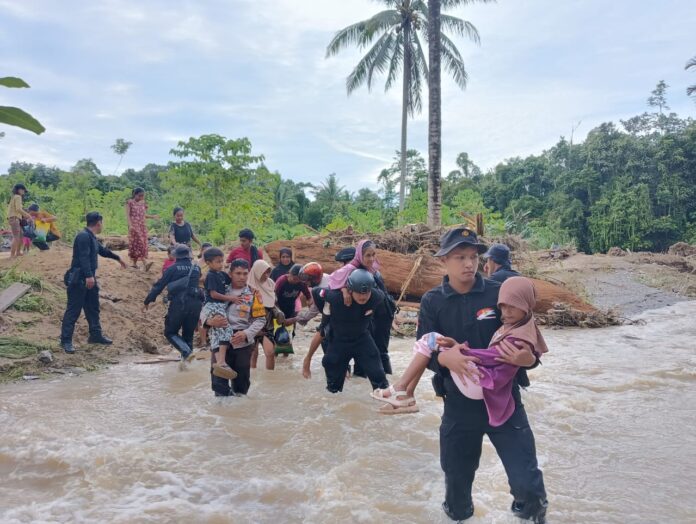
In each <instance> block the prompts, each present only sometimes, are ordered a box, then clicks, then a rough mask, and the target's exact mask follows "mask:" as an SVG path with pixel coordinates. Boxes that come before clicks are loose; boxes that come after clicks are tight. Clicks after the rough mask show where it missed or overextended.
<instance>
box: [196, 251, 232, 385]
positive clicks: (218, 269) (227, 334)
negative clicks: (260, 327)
mask: <svg viewBox="0 0 696 524" xmlns="http://www.w3.org/2000/svg"><path fill="white" fill-rule="evenodd" d="M203 260H205V263H206V265H207V266H208V274H207V275H206V277H205V304H204V305H203V309H202V311H201V318H202V319H208V318H212V317H214V316H216V315H220V316H223V317H225V318H227V306H228V305H229V303H230V302H235V303H239V302H241V298H240V297H238V296H237V297H235V296H233V295H231V294H230V286H231V284H232V280H231V279H230V276H229V275H228V274H227V273H226V272H225V271H224V270H223V264H224V261H225V255H224V253H223V252H222V251H220V250H219V249H218V248H215V247H211V248H210V249H208V250H206V251H205V253H204V254H203ZM232 334H233V330H232V328H231V327H230V326H229V325H228V326H227V327H220V328H210V329H208V339H209V340H210V351H211V353H212V360H213V375H215V376H216V377H221V378H225V379H228V380H234V379H235V378H237V372H236V371H235V370H234V369H232V368H231V367H229V366H228V365H227V363H226V361H225V358H226V355H227V350H228V349H229V347H230V339H231V338H232Z"/></svg>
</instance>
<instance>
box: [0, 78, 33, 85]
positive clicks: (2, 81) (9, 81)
mask: <svg viewBox="0 0 696 524" xmlns="http://www.w3.org/2000/svg"><path fill="white" fill-rule="evenodd" d="M0 86H5V87H29V84H27V83H26V82H25V81H24V80H22V79H21V78H17V77H16V76H5V77H2V78H0Z"/></svg>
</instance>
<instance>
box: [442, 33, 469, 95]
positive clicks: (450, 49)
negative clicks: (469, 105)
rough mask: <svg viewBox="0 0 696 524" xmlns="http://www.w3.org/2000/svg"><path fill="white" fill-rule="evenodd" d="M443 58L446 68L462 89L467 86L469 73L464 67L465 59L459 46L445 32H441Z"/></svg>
mask: <svg viewBox="0 0 696 524" xmlns="http://www.w3.org/2000/svg"><path fill="white" fill-rule="evenodd" d="M440 42H441V45H442V47H441V53H440V54H441V57H442V58H441V59H442V64H443V66H444V68H445V70H446V71H447V72H448V73H449V74H450V75H451V76H452V78H453V79H454V81H455V82H456V83H457V85H458V86H459V87H461V88H462V89H465V88H466V83H467V81H468V80H469V75H468V74H467V72H466V68H465V67H464V59H463V58H462V55H461V54H460V53H459V50H458V49H457V46H456V45H454V42H452V40H450V39H449V38H448V37H447V35H445V34H444V33H441V34H440Z"/></svg>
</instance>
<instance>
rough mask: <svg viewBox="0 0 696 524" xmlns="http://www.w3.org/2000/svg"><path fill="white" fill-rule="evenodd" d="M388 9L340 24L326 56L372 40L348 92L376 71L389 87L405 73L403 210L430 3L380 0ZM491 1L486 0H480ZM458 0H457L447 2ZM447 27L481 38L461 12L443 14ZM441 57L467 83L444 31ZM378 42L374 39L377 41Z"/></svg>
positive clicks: (424, 63)
mask: <svg viewBox="0 0 696 524" xmlns="http://www.w3.org/2000/svg"><path fill="white" fill-rule="evenodd" d="M379 1H380V3H382V4H384V5H385V6H386V7H388V8H389V9H386V10H384V11H381V12H379V13H377V14H376V15H374V16H373V17H371V18H369V19H367V20H363V21H361V22H358V23H355V24H353V25H350V26H348V27H346V28H344V29H342V30H340V31H339V32H338V33H336V35H335V36H334V38H333V39H332V40H331V42H330V43H329V45H328V47H327V49H326V56H327V58H328V57H330V56H333V55H335V54H337V53H338V52H339V51H341V50H342V49H345V48H347V47H349V46H352V45H356V46H357V47H358V48H360V49H364V48H366V47H368V46H371V47H370V49H369V50H368V51H367V53H366V54H365V56H363V58H362V59H361V60H360V62H358V65H357V66H356V67H355V69H353V71H352V73H351V74H350V75H349V76H348V78H347V80H346V88H347V90H348V94H350V93H352V92H353V91H354V90H356V89H357V88H358V87H360V86H362V85H363V84H366V85H367V88H368V89H371V88H372V84H373V80H374V76H375V74H386V83H385V91H386V90H389V89H390V88H391V87H392V86H393V85H394V83H395V82H396V80H397V77H398V75H399V73H402V106H401V107H402V109H401V153H402V159H401V180H400V183H399V209H400V210H401V211H403V209H404V201H405V194H406V193H405V192H406V176H407V173H406V162H407V159H406V152H407V150H408V135H407V128H408V117H409V115H411V116H413V115H414V114H416V113H419V112H420V111H421V109H422V106H423V103H422V98H421V92H422V90H423V85H424V84H425V83H427V78H428V64H427V60H426V58H425V53H424V52H423V45H422V40H424V39H425V40H426V41H427V38H428V36H427V28H426V25H427V18H428V7H427V5H426V2H425V1H423V0H379ZM482 1H487V0H482ZM449 3H452V4H453V5H456V4H457V3H459V2H449ZM442 23H443V27H444V28H445V30H447V31H450V32H452V33H454V34H456V35H460V36H467V37H469V38H470V39H471V40H473V41H474V42H478V41H479V35H478V31H477V30H476V28H475V27H474V26H473V25H472V24H471V23H469V22H466V21H464V20H461V19H459V18H456V17H453V16H449V15H443V17H442ZM440 39H441V42H442V58H443V60H444V61H445V63H446V67H447V70H448V71H449V72H450V73H451V75H452V77H453V78H454V80H455V82H456V83H457V84H458V85H459V86H461V87H462V88H463V87H464V86H466V80H467V74H466V70H465V68H464V60H463V59H462V56H461V54H460V53H459V50H458V49H457V48H456V46H455V45H454V43H453V42H452V40H450V38H449V37H448V36H447V35H446V34H445V33H444V32H441V33H440ZM373 42H374V43H373Z"/></svg>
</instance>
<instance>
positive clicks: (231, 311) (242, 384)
mask: <svg viewBox="0 0 696 524" xmlns="http://www.w3.org/2000/svg"><path fill="white" fill-rule="evenodd" d="M230 278H231V279H232V288H231V290H230V294H231V295H232V296H234V297H239V301H238V303H236V302H230V303H229V306H228V307H227V318H225V317H223V316H220V315H215V316H213V317H211V318H207V319H203V320H204V327H206V328H210V327H216V328H224V327H227V326H228V325H229V327H231V328H232V333H233V334H232V338H231V339H230V345H231V346H232V347H231V348H230V349H228V350H227V354H226V355H225V362H226V363H227V365H228V366H229V367H230V368H232V369H233V370H234V371H235V372H236V373H237V377H236V378H235V379H233V380H232V381H231V385H230V380H228V379H225V378H222V377H216V376H215V375H213V373H212V369H211V373H210V379H211V387H212V389H213V391H214V392H215V396H216V397H230V396H240V395H246V394H247V392H248V391H249V387H250V386H251V354H252V353H253V351H254V340H255V339H256V336H257V335H258V334H259V333H260V332H261V330H262V329H263V327H264V326H265V325H266V311H265V309H264V308H263V307H260V308H258V307H254V296H255V293H254V290H252V289H251V288H250V287H249V286H248V284H247V280H248V278H249V264H248V263H247V261H246V260H241V259H237V260H233V261H232V265H231V267H230ZM257 309H258V310H259V311H258V313H257ZM256 315H258V316H256Z"/></svg>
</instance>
